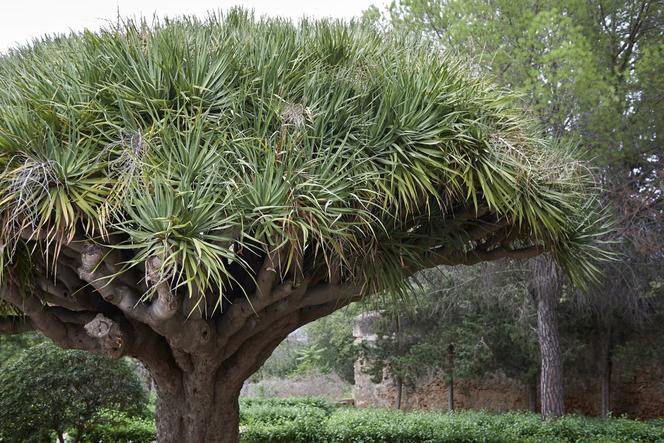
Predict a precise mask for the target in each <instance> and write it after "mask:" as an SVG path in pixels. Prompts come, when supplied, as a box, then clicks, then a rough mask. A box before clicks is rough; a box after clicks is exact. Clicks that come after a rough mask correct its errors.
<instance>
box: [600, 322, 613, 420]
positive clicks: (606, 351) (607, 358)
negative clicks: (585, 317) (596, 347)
mask: <svg viewBox="0 0 664 443" xmlns="http://www.w3.org/2000/svg"><path fill="white" fill-rule="evenodd" d="M601 347H602V348H601V375H600V388H601V404H600V414H601V416H602V417H604V418H607V417H608V416H609V414H610V413H611V372H612V362H611V332H610V331H607V333H606V334H604V335H603V337H602V340H601Z"/></svg>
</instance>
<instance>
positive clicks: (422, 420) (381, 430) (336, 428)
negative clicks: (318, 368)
mask: <svg viewBox="0 0 664 443" xmlns="http://www.w3.org/2000/svg"><path fill="white" fill-rule="evenodd" d="M243 406H244V407H243V412H242V414H243V426H242V442H243V443H298V442H299V443H313V442H320V443H439V442H440V443H447V442H450V443H451V442H454V443H471V442H495V443H499V442H500V443H502V442H505V443H510V442H514V443H517V442H519V443H521V442H523V443H536V442H537V443H540V442H551V443H567V442H590V443H592V442H594V443H600V442H602V443H604V442H606V443H619V442H620V443H627V442H644V443H645V442H664V421H662V420H659V421H650V422H639V421H635V420H629V419H624V418H614V419H610V420H601V419H594V418H586V417H579V416H566V417H563V418H561V419H558V420H554V421H547V422H542V421H541V420H540V419H539V417H538V416H537V415H535V414H529V413H521V412H509V413H503V414H490V413H486V412H473V411H466V412H457V413H454V414H448V413H443V412H407V413H404V412H399V411H393V410H381V409H345V408H342V409H334V408H333V407H332V406H331V405H330V404H329V403H326V402H324V401H323V402H321V401H318V402H316V401H314V400H312V399H307V400H304V401H300V400H293V399H285V400H265V401H260V402H259V403H252V402H246V403H244V404H243ZM268 410H269V412H268Z"/></svg>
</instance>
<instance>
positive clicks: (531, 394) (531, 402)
mask: <svg viewBox="0 0 664 443" xmlns="http://www.w3.org/2000/svg"><path fill="white" fill-rule="evenodd" d="M526 388H527V389H528V410H529V411H530V412H537V377H533V378H532V379H530V380H528V383H527V386H526Z"/></svg>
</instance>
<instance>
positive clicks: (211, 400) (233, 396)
mask: <svg viewBox="0 0 664 443" xmlns="http://www.w3.org/2000/svg"><path fill="white" fill-rule="evenodd" d="M239 396H240V389H239V388H238V387H231V386H228V385H226V384H225V383H224V380H219V379H217V378H216V377H215V376H214V374H213V373H210V374H207V376H206V375H205V374H201V372H200V371H194V372H192V373H188V374H184V375H183V376H182V377H181V379H180V381H179V382H176V383H169V385H168V386H166V387H164V386H161V385H160V384H159V383H157V441H158V442H159V443H180V442H187V443H237V442H238V441H239V424H240V407H239V403H238V400H239Z"/></svg>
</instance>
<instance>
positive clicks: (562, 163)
mask: <svg viewBox="0 0 664 443" xmlns="http://www.w3.org/2000/svg"><path fill="white" fill-rule="evenodd" d="M526 120H527V119H523V118H521V116H520V112H519V111H518V109H515V108H513V107H511V105H510V95H509V94H508V93H506V92H504V91H501V90H499V89H496V88H495V87H494V86H493V85H492V84H490V83H488V82H486V81H485V80H483V79H482V77H479V76H476V75H470V74H469V72H468V71H467V69H466V68H465V67H464V66H463V65H462V64H461V63H459V62H457V61H454V60H453V59H450V58H448V57H445V56H441V55H440V54H439V53H437V52H434V51H432V50H431V47H430V45H428V44H424V43H422V42H418V41H415V40H412V39H407V38H401V37H399V36H387V37H386V36H384V35H380V34H378V33H376V32H374V31H372V30H370V29H367V28H363V27H361V26H359V25H345V24H341V23H328V22H319V23H312V22H303V23H301V24H300V25H299V26H295V25H293V24H290V23H286V22H283V21H278V20H277V21H270V20H267V21H256V20H254V19H253V17H251V16H250V15H249V14H247V13H245V12H242V11H233V12H231V13H229V14H228V15H227V16H224V17H210V18H209V19H207V20H206V21H204V22H200V21H198V20H196V19H187V18H185V19H181V20H176V21H167V22H164V23H161V24H160V23H154V24H152V25H151V26H148V25H147V24H145V23H138V24H135V23H127V24H125V25H123V26H120V27H118V28H116V29H107V30H104V31H101V32H100V33H98V34H93V33H88V32H86V33H83V34H80V35H71V36H68V37H62V38H57V39H54V40H46V41H43V42H38V43H36V44H35V46H34V47H31V48H22V49H18V50H15V51H13V52H12V53H11V54H9V55H8V56H6V57H4V58H2V59H1V60H0V166H1V168H0V169H1V170H2V171H3V172H2V173H0V195H2V199H1V200H0V219H1V220H2V227H3V229H2V231H0V245H2V246H1V247H2V254H0V256H1V257H2V260H3V263H0V264H1V265H2V266H1V267H0V269H2V271H3V273H2V286H0V298H2V299H3V300H5V301H6V302H7V303H9V304H10V305H11V306H13V309H14V310H18V311H19V312H20V313H22V314H24V315H25V316H27V317H29V320H30V324H32V325H33V326H34V328H36V329H37V330H39V331H40V332H42V333H43V334H44V335H46V336H48V337H49V338H51V339H52V340H53V341H55V342H56V343H57V344H58V345H60V346H62V347H66V348H78V349H84V350H89V351H93V352H98V353H102V354H104V355H107V356H112V357H116V358H117V357H120V356H123V355H130V356H133V357H135V358H137V359H138V360H140V361H141V362H143V363H144V364H145V366H146V367H147V368H148V369H149V370H150V372H151V374H152V376H153V378H154V381H155V384H156V387H157V395H158V401H157V428H158V438H159V440H160V441H164V442H166V441H188V442H203V441H206V442H216V441H237V439H238V420H239V407H238V396H239V392H240V389H241V387H242V384H243V382H244V380H245V379H247V377H249V376H250V375H251V374H252V373H254V372H255V371H256V370H257V369H258V368H259V367H260V366H261V365H262V363H263V362H264V361H265V360H266V359H267V358H268V356H269V355H270V354H271V353H272V351H273V350H274V348H275V347H276V346H277V345H278V344H279V342H281V341H282V340H283V339H284V338H285V337H286V336H287V335H288V334H289V333H290V332H291V331H293V330H294V329H296V328H298V327H300V326H302V325H304V324H306V323H309V322H311V321H313V320H315V319H317V318H320V317H322V316H325V315H327V314H330V313H331V312H333V311H335V310H338V309H340V308H342V307H343V306H345V305H347V304H348V303H350V302H352V301H354V300H358V299H360V298H361V297H363V296H365V295H370V294H375V293H378V292H381V291H385V290H389V291H391V293H399V291H400V290H403V289H404V283H403V282H404V281H405V278H406V277H408V276H410V275H412V274H413V273H414V272H416V271H419V270H421V269H426V268H430V267H434V266H438V265H459V264H466V265H469V264H474V263H478V262H481V261H490V260H495V259H498V258H502V257H517V258H528V257H533V256H535V255H537V254H539V253H541V252H542V251H545V250H548V251H551V252H552V253H553V255H554V256H555V258H556V260H557V261H559V262H560V263H561V264H562V265H563V266H564V267H565V269H566V270H567V272H568V273H569V274H570V275H571V277H572V278H573V279H574V280H575V281H577V282H583V281H588V280H590V279H592V277H593V276H595V275H596V272H595V271H596V267H595V266H594V265H593V261H594V260H595V259H597V258H600V257H602V256H603V248H602V247H601V244H600V243H599V242H598V237H597V234H599V233H601V231H602V226H601V225H602V223H601V222H600V221H601V220H602V214H601V213H600V212H598V211H597V210H596V207H595V203H596V201H597V200H596V198H595V195H596V191H595V189H594V186H593V180H592V177H591V176H590V174H589V173H588V171H587V168H586V167H585V166H583V164H581V163H579V162H578V161H577V160H576V157H575V156H574V154H573V153H572V152H571V151H570V150H569V149H566V148H565V147H564V146H563V145H559V144H557V143H554V142H551V141H548V140H545V139H542V138H541V137H539V136H537V135H536V134H537V132H536V131H535V130H533V129H532V128H531V127H530V124H529V123H528V122H527V121H526ZM6 320H8V321H11V319H6Z"/></svg>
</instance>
